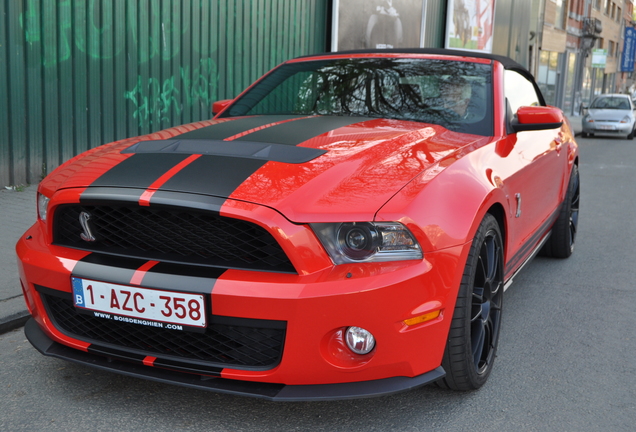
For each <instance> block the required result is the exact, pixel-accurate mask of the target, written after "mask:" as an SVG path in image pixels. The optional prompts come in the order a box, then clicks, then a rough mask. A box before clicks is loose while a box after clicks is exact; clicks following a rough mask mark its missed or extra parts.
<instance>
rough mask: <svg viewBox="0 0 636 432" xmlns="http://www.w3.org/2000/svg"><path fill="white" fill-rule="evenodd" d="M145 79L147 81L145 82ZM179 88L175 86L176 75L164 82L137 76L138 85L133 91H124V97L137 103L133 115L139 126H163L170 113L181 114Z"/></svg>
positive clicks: (168, 119)
mask: <svg viewBox="0 0 636 432" xmlns="http://www.w3.org/2000/svg"><path fill="white" fill-rule="evenodd" d="M144 81H145V82H144ZM178 96H179V90H178V89H177V88H175V86H174V77H171V78H168V79H166V80H165V81H164V82H163V84H162V83H160V82H159V80H157V79H155V78H148V79H146V80H144V78H143V77H142V76H141V75H140V76H139V77H138V78H137V85H136V86H135V88H134V89H132V90H131V91H127V92H125V93H124V98H126V99H129V100H131V101H132V102H133V103H134V104H135V107H136V108H135V111H134V112H133V117H134V118H136V119H137V121H138V122H139V126H140V127H143V126H161V123H162V122H166V121H167V122H169V121H170V113H171V111H174V113H175V114H176V115H180V114H181V106H180V105H179V99H178Z"/></svg>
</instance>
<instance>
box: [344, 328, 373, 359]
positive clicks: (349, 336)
mask: <svg viewBox="0 0 636 432" xmlns="http://www.w3.org/2000/svg"><path fill="white" fill-rule="evenodd" d="M345 341H346V342H347V347H349V349H350V350H351V351H353V352H354V353H356V354H369V353H370V352H371V351H372V350H373V348H374V347H375V338H374V337H373V335H372V334H371V333H369V331H367V330H365V329H363V328H360V327H349V328H348V329H347V332H346V334H345Z"/></svg>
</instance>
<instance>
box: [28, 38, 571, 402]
mask: <svg viewBox="0 0 636 432" xmlns="http://www.w3.org/2000/svg"><path fill="white" fill-rule="evenodd" d="M214 107H215V109H214V112H215V113H216V115H215V117H214V118H213V119H212V120H207V121H201V122H198V123H192V124H189V125H184V126H179V127H175V128H172V129H168V130H164V131H160V132H157V133H153V134H150V135H146V136H142V137H136V138H130V139H126V140H122V141H118V142H114V143H111V144H106V145H104V146H101V147H98V148H95V149H92V150H90V151H88V152H86V153H84V154H82V155H80V156H78V157H76V158H74V159H72V160H70V161H68V162H66V163H65V164H64V165H62V166H60V167H59V168H58V169H57V170H55V171H54V172H52V173H51V174H50V175H48V176H47V177H46V178H45V179H44V180H43V181H42V182H41V183H40V185H39V187H38V215H39V216H38V220H37V222H36V223H35V225H33V227H31V228H30V229H29V230H28V231H27V232H26V233H25V234H24V236H23V237H22V238H21V239H20V240H19V242H18V244H17V254H18V258H19V260H18V262H19V271H20V280H21V282H22V286H23V288H24V292H25V299H26V302H27V306H28V309H29V311H30V313H31V314H32V316H33V318H32V319H30V321H29V322H28V323H27V325H26V326H25V332H26V335H27V337H28V339H29V341H30V342H31V343H32V344H33V345H34V346H35V347H36V348H37V349H38V350H39V351H40V352H42V353H43V354H45V355H49V356H54V357H58V358H63V359H66V360H70V361H74V362H78V363H81V364H86V365H89V366H92V367H97V368H100V369H103V370H109V371H113V372H117V373H122V374H125V375H128V376H134V377H141V378H146V379H151V380H157V381H161V382H170V383H175V384H181V385H185V386H189V387H193V388H200V389H206V390H211V391H216V392H225V393H231V394H238V395H247V396H255V397H260V398H266V399H272V400H322V399H346V398H355V397H368V396H376V395H382V394H389V393H394V392H398V391H403V390H407V389H411V388H415V387H417V386H421V385H424V384H427V383H432V382H438V383H439V384H440V385H441V386H443V387H447V388H451V389H455V390H471V389H477V388H479V387H480V386H482V385H483V384H484V383H485V382H486V380H487V378H488V376H489V375H490V373H491V371H492V370H493V364H494V361H495V354H496V351H497V345H498V340H499V334H500V331H501V322H502V314H503V304H504V302H503V297H504V290H505V289H506V288H507V287H508V286H510V284H511V283H512V281H513V278H514V277H515V275H516V274H517V273H518V272H519V271H520V270H521V269H522V268H523V266H524V265H525V263H527V262H528V261H529V260H530V259H531V258H532V257H533V256H534V255H535V254H536V253H537V252H539V251H540V250H542V251H543V252H544V254H546V255H549V256H553V257H558V258H566V257H568V256H570V254H571V253H572V251H573V248H574V242H575V240H576V231H577V224H578V214H579V174H578V168H577V166H578V163H579V152H578V146H577V144H576V142H575V141H574V138H573V134H572V131H571V129H570V126H569V124H568V122H567V120H566V119H565V118H564V116H563V113H562V112H561V111H560V110H559V109H558V108H554V107H549V106H546V105H545V103H544V100H543V97H542V95H541V92H540V91H539V89H538V87H537V85H536V83H535V82H534V80H533V77H532V75H531V74H530V73H529V72H528V71H527V70H525V69H524V68H523V67H521V66H520V65H519V64H517V63H515V62H513V61H512V60H510V59H508V58H506V57H500V56H495V55H489V54H482V53H475V52H462V51H455V50H452V51H451V50H441V49H413V50H372V51H353V52H337V53H330V54H322V55H315V56H308V57H302V58H297V59H293V60H289V61H287V62H285V63H283V64H282V65H280V66H279V67H277V68H275V69H273V70H272V71H271V72H269V73H268V74H266V75H265V76H264V77H263V78H261V79H260V80H258V81H257V82H256V83H255V84H253V85H252V86H251V87H250V88H248V89H247V90H246V91H245V92H243V93H242V94H241V95H239V96H238V97H237V98H235V99H234V100H231V101H219V102H217V103H215V104H214Z"/></svg>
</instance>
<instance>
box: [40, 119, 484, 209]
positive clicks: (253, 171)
mask: <svg viewBox="0 0 636 432" xmlns="http://www.w3.org/2000/svg"><path fill="white" fill-rule="evenodd" d="M480 140H488V138H486V137H481V136H477V135H468V134H461V133H456V132H452V131H449V130H447V129H445V128H443V127H440V126H435V125H429V124H423V123H419V122H412V121H402V120H391V119H371V118H359V117H358V118H355V117H330V116H311V117H298V116H253V117H240V118H231V119H219V120H212V121H208V122H201V123H198V124H192V125H186V126H181V127H178V128H173V129H169V130H166V131H162V132H158V133H155V134H151V135H147V136H143V137H138V138H136V139H129V140H125V141H122V142H116V143H112V144H110V145H106V146H102V147H99V148H97V149H94V150H92V151H90V152H89V153H88V154H86V155H84V156H80V157H78V158H76V159H75V160H72V161H70V162H69V163H67V164H65V165H64V166H62V167H60V169H58V170H57V171H56V172H55V173H54V174H53V175H52V176H50V178H49V179H47V181H48V184H45V185H44V187H45V189H46V188H48V189H60V188H96V187H99V188H126V190H127V191H128V192H127V193H130V191H131V190H139V191H144V190H145V191H146V194H148V193H149V192H150V195H146V196H147V197H150V196H151V195H152V193H154V192H155V191H169V192H185V193H195V194H199V195H209V196H215V197H221V198H226V199H233V200H240V201H246V202H251V203H255V204H260V205H264V206H268V207H270V208H273V209H276V210H277V211H279V212H280V213H282V214H283V215H284V216H286V217H287V218H288V219H290V220H292V221H294V222H327V221H337V220H341V219H342V217H343V215H345V214H346V215H347V216H346V217H347V219H348V220H351V221H362V220H372V219H373V217H374V215H375V213H376V212H377V211H378V209H379V208H380V207H381V206H382V205H383V204H384V203H386V202H387V201H388V200H389V199H390V198H391V197H392V196H393V195H394V194H395V193H397V192H398V191H399V190H400V189H401V188H402V187H404V186H405V185H406V184H407V183H408V182H409V181H411V180H412V179H413V178H414V177H416V176H417V175H418V174H420V173H422V172H423V171H425V170H427V169H428V168H430V167H431V166H433V165H439V163H440V161H441V160H443V159H449V160H450V157H451V155H453V154H455V153H456V152H457V151H458V150H459V149H462V148H464V147H465V146H468V145H470V144H473V143H475V142H477V141H480ZM131 188H132V189H131ZM140 193H141V192H140ZM140 196H141V199H143V195H140ZM148 199H149V200H150V201H149V203H150V204H151V203H152V199H151V198H148Z"/></svg>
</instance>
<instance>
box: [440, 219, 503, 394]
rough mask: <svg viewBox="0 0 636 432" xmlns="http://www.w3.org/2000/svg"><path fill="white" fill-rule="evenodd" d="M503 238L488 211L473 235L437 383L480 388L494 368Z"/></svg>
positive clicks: (501, 286) (501, 292)
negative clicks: (442, 368) (442, 374)
mask: <svg viewBox="0 0 636 432" xmlns="http://www.w3.org/2000/svg"><path fill="white" fill-rule="evenodd" d="M503 290H504V281H503V243H502V240H501V231H500V229H499V224H498V223H497V220H496V219H495V218H494V217H493V216H492V215H490V214H487V215H486V216H485V217H484V219H483V221H482V222H481V224H480V225H479V229H478V230H477V233H476V235H475V238H474V240H473V243H472V245H471V248H470V253H469V255H468V260H467V262H466V268H465V270H464V275H463V277H462V282H461V286H460V288H459V294H458V296H457V303H456V305H455V311H454V313H453V319H452V321H451V328H450V331H449V336H448V341H447V343H446V350H445V352H444V358H443V360H442V366H443V367H444V370H445V371H446V376H445V377H444V378H443V379H442V380H441V381H440V383H439V384H440V386H442V387H448V388H451V389H453V390H473V389H477V388H479V387H481V386H482V385H483V384H484V383H485V382H486V380H487V379H488V376H489V375H490V371H491V370H492V367H493V362H494V361H495V353H496V351H497V343H498V340H499V330H500V327H501V313H502V302H503Z"/></svg>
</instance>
